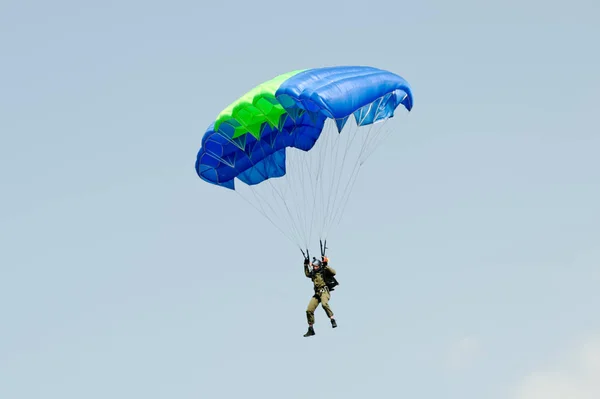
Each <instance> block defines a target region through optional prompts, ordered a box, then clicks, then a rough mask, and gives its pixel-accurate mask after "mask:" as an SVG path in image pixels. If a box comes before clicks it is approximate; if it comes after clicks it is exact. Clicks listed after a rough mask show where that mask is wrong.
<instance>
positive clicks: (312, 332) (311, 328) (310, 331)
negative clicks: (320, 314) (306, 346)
mask: <svg viewBox="0 0 600 399" xmlns="http://www.w3.org/2000/svg"><path fill="white" fill-rule="evenodd" d="M312 335H315V329H314V328H313V327H312V326H309V327H308V331H307V332H306V334H304V336H305V337H310V336H312Z"/></svg>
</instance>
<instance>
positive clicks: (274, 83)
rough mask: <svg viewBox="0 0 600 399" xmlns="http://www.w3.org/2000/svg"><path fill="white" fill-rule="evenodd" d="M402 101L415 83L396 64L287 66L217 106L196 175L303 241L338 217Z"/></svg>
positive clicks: (408, 103) (304, 244)
mask: <svg viewBox="0 0 600 399" xmlns="http://www.w3.org/2000/svg"><path fill="white" fill-rule="evenodd" d="M400 105H402V106H403V107H404V108H405V109H406V110H407V111H410V110H411V109H412V106H413V96H412V91H411V88H410V86H409V84H408V82H406V80H404V79H403V78H402V77H400V76H398V75H396V74H394V73H392V72H388V71H385V70H381V69H378V68H374V67H368V66H335V67H323V68H314V69H303V70H296V71H292V72H288V73H285V74H282V75H279V76H277V77H275V78H273V79H271V80H269V81H267V82H264V83H262V84H260V85H258V86H256V87H254V88H253V89H252V90H250V91H248V92H247V93H246V94H244V95H243V96H241V97H240V98H239V99H237V100H236V101H234V102H233V103H232V104H230V105H229V106H228V107H227V108H225V109H224V110H223V111H221V113H220V114H219V115H218V116H217V117H216V118H215V120H214V121H213V122H212V123H211V124H210V126H209V127H208V129H207V130H206V132H205V134H204V136H203V137H202V141H201V147H200V150H199V151H198V154H197V158H196V164H195V169H196V173H197V174H198V176H199V177H200V178H201V179H202V180H204V181H205V182H208V183H211V184H214V185H217V186H221V187H224V188H226V189H230V190H232V191H234V192H236V193H237V194H239V195H240V196H241V197H242V198H243V199H244V200H246V201H247V202H248V203H249V204H251V205H252V206H253V207H254V208H256V210H258V211H259V212H260V213H261V214H262V215H263V216H264V217H265V218H266V219H268V220H269V221H270V222H271V223H272V224H273V225H274V226H275V227H276V228H277V229H278V230H279V231H280V232H281V233H283V234H284V235H285V236H286V237H287V238H288V239H290V241H292V242H293V243H294V244H296V245H298V247H300V248H301V249H302V248H308V246H309V243H310V242H311V241H312V240H313V238H319V239H323V240H326V239H327V236H328V234H329V232H330V230H331V229H332V228H333V227H335V226H337V225H338V224H339V221H340V220H341V219H342V215H343V214H344V210H345V208H346V205H347V203H348V198H349V197H350V194H351V192H352V189H353V187H354V183H355V182H356V178H357V176H358V172H359V170H360V169H361V166H362V165H363V164H364V162H365V161H366V159H367V158H368V157H369V156H370V155H371V154H372V152H373V151H374V149H375V148H377V147H378V145H379V144H380V143H381V142H382V140H383V139H385V137H387V136H388V135H389V134H390V132H391V131H392V130H393V129H390V130H388V131H386V130H385V129H383V126H384V125H385V124H386V122H387V121H388V120H390V119H392V118H393V117H394V114H395V112H396V110H397V108H398V107H399V106H400ZM352 117H353V118H352ZM386 172H387V173H388V175H389V176H391V175H392V173H393V172H390V171H384V172H383V173H386ZM238 228H239V227H238ZM316 236H318V237H316Z"/></svg>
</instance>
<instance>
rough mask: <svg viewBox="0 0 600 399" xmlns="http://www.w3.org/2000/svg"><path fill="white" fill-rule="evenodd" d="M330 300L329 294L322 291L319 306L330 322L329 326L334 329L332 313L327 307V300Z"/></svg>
mask: <svg viewBox="0 0 600 399" xmlns="http://www.w3.org/2000/svg"><path fill="white" fill-rule="evenodd" d="M330 298H331V294H330V293H329V291H324V292H323V293H321V306H322V307H323V310H324V311H325V313H326V314H327V317H329V319H330V320H331V326H332V327H333V328H336V327H337V323H336V322H335V319H334V318H333V311H332V310H331V307H329V299H330Z"/></svg>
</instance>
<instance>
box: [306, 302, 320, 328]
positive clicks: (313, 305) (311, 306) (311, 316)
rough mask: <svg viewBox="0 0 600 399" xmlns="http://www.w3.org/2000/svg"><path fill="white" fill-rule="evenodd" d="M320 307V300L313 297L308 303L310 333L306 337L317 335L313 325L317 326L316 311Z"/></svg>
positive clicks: (307, 313) (307, 316) (307, 314)
mask: <svg viewBox="0 0 600 399" xmlns="http://www.w3.org/2000/svg"><path fill="white" fill-rule="evenodd" d="M317 306H319V300H318V299H317V298H316V297H315V296H313V297H312V298H310V302H308V307H307V308H306V319H307V321H308V331H307V332H306V334H304V336H305V337H310V336H312V335H315V329H314V328H313V324H315V309H317Z"/></svg>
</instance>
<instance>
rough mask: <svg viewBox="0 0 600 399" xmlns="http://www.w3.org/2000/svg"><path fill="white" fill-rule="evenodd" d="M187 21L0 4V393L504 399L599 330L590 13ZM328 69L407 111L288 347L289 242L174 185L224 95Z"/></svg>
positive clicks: (216, 13) (297, 283)
mask: <svg viewBox="0 0 600 399" xmlns="http://www.w3.org/2000/svg"><path fill="white" fill-rule="evenodd" d="M202 3H203V2H193V1H171V2H166V1H164V2H156V1H149V2H148V1H108V2H107V1H102V2H99V1H88V2H81V1H65V0H57V1H53V2H42V1H14V0H4V1H3V2H2V3H1V4H0V54H1V57H2V58H1V59H2V62H1V63H0V72H1V73H0V132H1V138H2V141H1V143H2V144H1V145H0V163H1V164H0V166H1V168H0V170H1V172H0V173H1V177H2V196H1V197H0V205H1V206H0V212H1V219H0V220H1V223H0V242H1V243H2V251H0V254H1V255H0V262H1V264H0V282H1V289H0V310H1V312H0V316H1V324H0V327H1V328H0V397H1V398H6V399H33V398H43V399H55V398H56V399H96V398H98V399H106V398H123V399H130V398H141V397H143V398H146V399H158V398H161V399H162V398H165V399H167V398H168V399H173V398H177V399H186V398H195V399H197V398H263V399H264V398H286V399H296V398H302V399H305V398H314V399H317V398H348V399H353V398H367V397H369V398H370V397H373V398H375V397H382V398H383V397H385V398H415V399H417V398H418V399H420V398H444V399H452V398H457V399H470V398H472V399H501V398H502V399H516V398H517V392H518V391H519V389H520V388H519V387H520V386H521V385H522V384H524V381H525V380H526V379H527V378H528V376H530V375H531V373H534V372H536V371H537V370H544V369H546V368H548V367H550V368H551V367H554V366H552V365H553V364H554V365H557V364H558V366H561V365H562V363H561V362H560V361H558V360H556V359H558V358H559V357H560V356H562V355H563V354H564V353H568V351H569V350H570V348H571V346H574V345H576V344H577V342H579V340H582V339H584V337H588V336H590V337H592V339H593V337H595V336H598V335H600V318H599V317H598V309H599V308H600V296H599V295H598V286H599V284H600V272H599V271H598V266H599V265H600V156H599V153H600V134H599V132H600V123H599V122H598V108H599V106H600V101H599V100H598V93H600V78H599V77H598V76H599V74H598V71H600V56H599V53H598V51H597V47H598V41H599V40H600V27H599V26H600V25H599V24H598V20H599V18H600V12H599V8H600V6H599V5H598V2H597V1H593V0H589V1H577V0H575V1H570V2H566V3H565V2H558V1H550V2H548V1H525V2H517V1H502V2H499V1H498V2H495V4H496V5H489V6H486V5H484V4H483V2H479V1H460V0H455V1H451V2H449V1H428V2H406V1H391V0H389V1H378V2H357V1H345V2H341V1H339V0H336V1H330V2H325V1H315V0H307V1H303V2H289V3H285V2H280V1H268V2H267V1H254V2H239V4H236V3H235V2H223V3H221V4H220V5H216V4H217V3H215V5H214V6H211V7H207V6H205V5H201V4H202ZM344 64H362V65H372V66H376V67H380V68H384V69H388V70H391V71H393V72H396V73H398V74H400V75H402V76H403V77H405V78H406V79H407V80H408V81H409V82H410V83H411V85H412V87H413V90H414V94H415V107H414V110H413V112H412V113H411V114H409V115H407V116H406V117H405V122H404V123H403V129H402V131H400V132H398V134H396V135H393V136H391V137H390V138H389V140H388V141H387V145H386V146H382V147H381V148H379V150H378V151H377V152H376V154H375V155H374V156H373V157H372V158H371V159H370V161H369V164H368V166H367V167H366V168H365V170H364V171H363V172H362V173H363V174H362V175H361V178H360V179H359V181H358V183H357V186H356V188H355V191H354V194H353V197H352V200H351V202H350V203H349V205H348V208H347V210H346V214H345V218H344V220H343V221H342V223H341V225H340V228H339V229H338V230H337V231H336V232H335V234H334V235H333V236H332V237H331V240H330V246H331V248H332V249H331V252H330V257H331V259H332V265H335V268H336V269H337V271H338V275H339V280H340V282H341V284H342V285H341V286H340V287H339V288H338V289H337V290H336V291H335V292H334V294H333V298H332V302H331V305H332V308H333V310H334V311H335V312H336V314H337V318H338V323H339V328H337V329H335V330H332V329H331V328H330V327H329V325H328V324H327V322H326V320H325V317H324V313H323V311H322V310H321V309H320V308H319V309H318V310H317V313H316V317H317V325H316V328H317V334H318V335H317V336H316V337H313V338H311V339H305V338H303V337H302V334H303V333H304V332H305V330H306V320H305V313H304V311H305V308H306V304H307V303H308V300H309V298H310V295H311V286H310V282H309V281H308V280H306V279H305V277H304V275H303V272H302V259H301V256H300V254H299V252H298V251H297V248H295V247H294V246H293V245H291V244H290V243H289V242H288V241H287V240H286V239H285V238H283V237H282V236H281V235H280V234H279V233H278V232H277V231H276V230H275V229H273V228H272V226H271V225H270V224H269V223H268V222H266V221H265V219H264V218H263V217H262V216H260V215H259V214H258V213H256V212H254V210H252V209H251V208H248V206H247V205H246V204H245V203H244V202H243V201H241V200H240V198H239V197H238V196H236V195H234V194H233V193H231V192H229V191H227V190H225V189H220V188H218V187H215V186H211V185H209V184H206V183H204V182H202V181H201V180H200V179H198V177H197V176H196V174H195V171H194V167H193V166H194V161H195V156H196V152H197V150H198V146H199V143H200V139H201V137H202V134H203V133H204V130H205V129H206V127H207V126H208V124H209V123H210V122H211V120H212V118H214V117H215V115H216V114H217V113H218V112H219V111H220V110H221V109H222V108H223V107H225V106H226V105H227V104H228V103H229V102H230V101H232V100H233V99H235V98H236V97H237V96H239V95H241V94H242V93H243V92H244V91H245V90H247V89H249V88H251V87H252V86H254V85H256V84H258V83H260V82H262V81H264V80H267V79H270V78H272V77H274V76H276V75H278V74H280V73H283V72H287V71H289V70H293V69H298V68H310V67H318V66H326V65H344ZM267 260H268V261H270V263H267V262H266V261H267ZM553 362H554V363H553ZM558 366H557V367H558ZM598 377H599V380H600V375H599V376H598ZM531 391H532V392H533V391H535V389H533V388H532V389H531ZM528 392H529V391H528ZM535 395H536V393H535V392H534V393H533V394H531V393H528V394H527V395H525V394H523V396H522V398H523V399H531V398H537V396H535ZM574 397H575V396H573V398H574Z"/></svg>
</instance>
